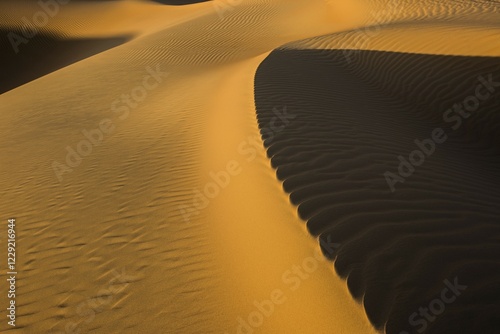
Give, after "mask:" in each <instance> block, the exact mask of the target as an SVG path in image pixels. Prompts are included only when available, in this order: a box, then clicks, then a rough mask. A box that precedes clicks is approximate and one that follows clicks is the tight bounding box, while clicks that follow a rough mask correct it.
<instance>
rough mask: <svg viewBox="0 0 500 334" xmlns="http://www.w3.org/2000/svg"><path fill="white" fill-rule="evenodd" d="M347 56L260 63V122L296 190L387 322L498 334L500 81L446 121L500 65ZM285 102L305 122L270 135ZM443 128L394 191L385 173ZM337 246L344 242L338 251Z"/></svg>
mask: <svg viewBox="0 0 500 334" xmlns="http://www.w3.org/2000/svg"><path fill="white" fill-rule="evenodd" d="M346 52H348V51H341V50H287V51H284V50H277V51H274V52H273V53H272V54H271V55H270V56H269V57H268V58H267V59H266V60H265V61H264V62H263V63H262V64H261V66H260V67H259V69H258V71H257V74H256V79H255V103H256V108H257V117H258V122H259V125H260V128H261V132H262V134H263V138H264V139H265V145H266V148H267V152H268V155H269V157H270V158H271V161H272V165H273V166H274V167H275V168H276V169H277V171H276V173H277V176H278V178H279V179H280V180H283V181H284V183H283V186H284V190H285V191H287V192H288V193H290V200H291V202H292V203H293V204H295V205H297V206H298V211H299V214H300V216H301V217H302V218H303V219H304V220H306V221H307V227H308V230H309V231H310V232H311V234H313V235H315V236H318V237H319V238H321V240H323V242H322V249H323V251H324V253H325V254H326V255H329V257H330V258H331V259H332V260H335V269H336V271H337V272H338V273H339V275H341V276H342V277H344V278H346V279H347V283H348V286H349V289H350V291H351V293H352V294H353V296H354V297H355V298H356V299H358V300H360V301H361V300H362V301H363V304H364V306H365V309H366V312H367V314H368V317H369V319H370V320H371V321H372V323H373V324H374V325H375V326H376V327H378V328H381V329H382V328H384V326H386V330H387V333H389V334H400V333H404V332H405V331H406V332H408V333H420V332H424V333H436V334H447V333H450V334H456V333H483V334H487V333H489V334H493V333H500V318H499V315H500V192H499V191H498V189H500V145H499V144H500V85H499V87H496V88H495V90H494V91H489V90H491V89H493V88H492V87H489V88H488V87H484V86H483V88H481V89H480V93H481V94H483V96H485V95H486V94H487V93H489V97H488V98H487V99H486V100H485V101H481V102H480V105H479V107H478V108H477V110H475V111H473V112H470V116H468V118H467V119H462V123H461V124H460V126H458V127H457V129H456V130H454V129H453V128H452V126H454V125H457V124H458V121H457V120H456V118H454V120H453V121H450V122H447V121H445V120H444V119H443V114H444V113H445V112H447V110H448V109H449V108H452V107H453V106H454V104H460V103H462V102H464V101H469V103H472V104H471V106H473V99H472V98H470V96H474V95H475V94H476V87H477V86H478V84H480V80H479V79H478V78H479V77H480V76H482V77H483V78H488V77H489V75H492V78H493V81H495V82H500V59H499V58H493V57H460V56H437V55H418V54H404V53H392V52H378V51H358V52H356V53H353V54H350V58H351V62H348V61H347V60H346V57H345V55H346ZM284 106H286V107H287V112H288V113H289V114H293V115H296V118H294V119H291V120H290V124H288V125H286V126H285V127H284V129H283V130H281V131H268V130H264V128H266V127H267V125H268V124H269V122H270V120H271V119H272V118H273V117H275V114H274V113H273V108H275V107H277V108H278V110H281V108H283V107H284ZM456 115H457V114H456V113H455V112H452V113H450V114H448V117H451V116H453V117H455V116H456ZM280 125H284V124H275V127H276V126H278V128H279V126H280ZM436 128H442V129H443V131H444V132H445V134H446V135H447V136H448V138H447V140H446V141H445V142H444V143H441V144H436V147H435V150H434V151H433V152H432V145H431V144H429V146H428V152H430V154H429V155H428V156H427V154H425V155H424V156H423V157H424V159H425V160H424V161H421V160H422V159H420V160H419V159H414V161H416V162H418V163H419V165H418V166H415V167H414V168H415V170H414V172H413V174H411V175H410V176H407V177H406V178H405V182H404V183H397V184H396V185H395V192H391V190H390V188H389V186H388V183H387V182H386V180H385V178H384V173H385V172H386V171H390V172H393V173H395V174H397V173H398V165H399V160H398V156H399V155H401V156H403V157H404V158H405V159H407V160H408V159H409V155H410V154H411V153H412V152H413V151H415V150H417V149H419V147H418V146H417V145H416V144H415V142H414V140H415V139H418V140H420V141H422V140H425V139H428V138H431V136H432V131H433V130H434V129H436ZM426 143H427V144H428V142H426ZM414 158H418V157H417V156H416V155H414ZM277 237H279V236H277ZM329 242H331V243H336V244H339V245H340V247H338V248H336V249H333V253H332V254H331V255H330V254H328V243H329ZM455 279H456V280H457V284H459V285H460V286H463V285H465V286H467V288H466V289H465V290H459V293H460V295H459V296H456V298H453V297H452V296H453V295H454V294H453V293H452V292H450V288H448V287H447V284H446V283H444V282H445V281H446V280H448V281H449V282H451V283H455V282H454V281H455ZM446 288H448V290H447V291H448V292H446V294H445V297H446V298H448V300H450V299H454V301H452V302H449V303H448V302H444V301H442V295H441V293H442V291H444V289H446ZM436 300H437V301H436ZM440 300H441V302H440ZM441 303H442V304H443V305H444V310H441V309H440V306H441ZM429 307H431V308H432V309H433V310H434V311H435V313H432V311H428V310H421V309H420V308H426V309H429ZM415 312H416V313H415ZM420 312H423V313H424V314H421V313H420ZM425 312H430V313H429V314H428V315H425ZM334 316H335V315H334V314H332V317H334ZM426 317H427V318H426Z"/></svg>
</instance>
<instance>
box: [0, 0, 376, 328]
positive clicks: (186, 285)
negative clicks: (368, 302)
mask: <svg viewBox="0 0 500 334" xmlns="http://www.w3.org/2000/svg"><path fill="white" fill-rule="evenodd" d="M15 3H16V2H15V1H9V2H2V3H0V5H1V6H4V7H2V8H3V9H5V8H7V9H9V8H10V9H11V10H12V11H0V13H2V15H4V14H3V13H8V14H5V17H6V19H5V20H3V19H2V24H5V28H6V30H8V31H9V30H10V29H13V28H15V27H22V25H19V17H22V16H23V15H27V17H30V16H33V13H36V11H37V9H36V7H33V6H32V5H33V3H31V4H28V2H20V5H19V7H16V5H15ZM12 8H14V9H12ZM328 8H329V7H328V6H327V5H326V4H325V3H324V2H323V1H319V0H318V1H314V2H311V1H309V0H308V1H305V0H304V1H295V2H293V3H290V2H289V1H246V2H244V3H242V4H241V5H239V6H236V7H232V8H231V10H229V11H227V12H222V13H221V12H220V11H217V10H216V9H215V7H214V6H213V4H212V3H210V2H206V3H200V4H193V5H189V6H175V7H172V6H164V5H160V4H153V3H148V2H143V1H112V2H107V1H106V2H102V3H100V2H84V1H78V2H75V3H74V4H72V3H70V4H68V6H67V7H61V8H60V10H61V13H60V14H59V15H57V16H55V17H53V18H52V19H51V20H50V21H49V23H48V24H47V26H46V27H44V29H43V31H44V32H47V34H48V32H50V33H54V34H56V33H57V34H58V35H59V36H65V37H66V38H84V39H85V38H109V37H115V36H129V37H130V40H129V41H127V42H126V43H123V44H120V45H118V46H115V47H114V48H110V49H107V50H105V51H103V52H100V53H96V54H94V55H93V56H91V57H88V58H86V59H83V60H81V61H78V62H76V63H72V64H70V65H68V66H65V67H62V66H60V68H59V69H57V70H54V71H53V72H51V73H49V74H47V75H44V76H40V77H38V78H36V79H35V80H33V81H30V82H28V83H25V84H23V85H21V86H18V87H16V88H15V89H13V90H10V91H8V92H6V93H4V94H2V95H0V105H2V113H0V136H1V140H0V149H1V154H2V157H8V161H9V163H8V164H2V165H1V167H0V168H1V169H0V171H1V175H2V178H1V179H0V186H1V187H2V189H4V190H5V191H3V192H2V194H1V196H2V197H1V200H2V205H3V206H4V207H5V208H8V211H9V215H14V216H15V217H16V219H17V222H18V225H17V226H18V227H17V228H18V230H17V232H18V239H17V241H18V249H17V252H18V263H17V266H18V268H19V272H22V276H19V280H18V282H17V283H18V285H17V288H18V296H17V298H16V302H17V305H18V309H17V312H18V313H17V315H18V319H17V320H18V323H17V326H16V330H21V331H23V332H40V333H69V332H77V331H81V332H82V333H85V332H102V333H104V332H106V333H109V332H120V333H225V332H227V333H238V331H245V330H246V331H249V330H247V329H241V328H248V327H247V326H250V323H251V324H252V325H251V326H252V327H253V329H254V330H255V332H257V331H260V332H264V333H279V332H287V333H291V332H293V331H300V332H302V333H307V332H311V333H318V332H330V331H331V330H334V331H335V332H337V333H346V334H347V333H375V332H376V331H375V330H374V328H373V326H371V324H370V323H369V321H368V319H367V317H366V314H365V313H364V310H363V309H362V307H361V306H360V305H359V304H357V303H356V302H355V301H354V300H353V299H352V298H351V297H350V295H349V293H348V290H347V287H346V285H345V282H343V281H342V280H340V279H339V278H338V277H336V276H334V275H332V270H331V268H330V267H329V266H328V263H327V262H326V260H325V259H323V258H322V257H318V256H317V251H319V247H318V246H317V245H316V243H315V242H314V240H313V239H312V238H309V236H308V235H307V233H306V232H305V231H304V230H303V229H302V228H301V227H302V226H301V224H300V219H299V218H298V217H297V215H296V213H295V212H294V210H293V208H292V207H290V206H289V204H288V201H287V198H286V196H285V195H284V194H283V193H282V191H281V189H280V184H279V182H278V181H277V180H276V178H275V177H274V175H273V172H272V169H271V168H270V166H269V161H268V159H267V157H266V155H265V150H264V147H263V145H262V142H261V140H260V138H259V135H258V127H257V122H256V119H255V108H254V103H253V78H254V75H255V71H256V68H257V66H258V64H259V63H260V62H261V61H262V60H263V59H264V57H265V56H266V55H267V53H268V52H269V51H270V50H272V49H274V48H277V47H279V46H280V45H283V44H285V43H288V42H290V41H293V40H298V39H304V38H307V37H312V36H316V35H318V34H326V33H329V32H332V31H335V30H336V26H335V24H334V22H333V21H332V17H331V12H330V11H328ZM299 13H300V15H299ZM86 16H87V18H88V20H85V18H86ZM360 22H361V21H356V22H354V23H353V24H354V25H356V24H360ZM297 24H298V25H297ZM30 43H34V44H33V45H35V44H36V43H37V42H36V41H30ZM29 45H30V44H28V45H25V46H29ZM26 50H27V49H24V51H26ZM22 51H23V50H21V52H22ZM152 73H153V74H152ZM151 75H154V77H153V78H152V77H151ZM147 76H148V77H147ZM145 77H147V80H145ZM155 80H156V81H158V85H156V84H155ZM141 87H142V89H141ZM144 89H146V90H145V92H146V93H144ZM141 92H142V94H141ZM137 94H139V95H137ZM132 95H135V96H136V97H137V99H134V100H133V101H132V102H130V100H127V99H130V96H132ZM127 96H128V97H127ZM127 101H129V102H127ZM110 128H112V130H110ZM105 130H106V131H105ZM99 133H100V135H99ZM91 141H92V142H91ZM93 143H96V144H93ZM242 143H244V144H248V145H250V147H249V148H250V152H251V153H252V155H251V156H247V155H242V154H241V153H239V151H238V149H239V147H240V145H241V144H242ZM89 145H90V146H89ZM89 147H90V148H89ZM75 152H76V153H75ZM250 158H251V159H250ZM231 161H236V162H238V163H239V165H240V166H239V167H240V168H239V169H241V173H240V174H238V175H236V176H235V177H234V178H232V179H231V181H230V184H229V185H228V186H227V187H225V188H224V189H221V190H220V194H219V195H218V196H216V197H214V198H210V201H209V203H208V204H207V205H206V206H204V204H203V203H201V204H200V203H197V202H196V201H197V200H199V192H200V191H201V192H204V191H205V188H206V186H207V184H213V182H214V179H213V176H212V175H213V173H219V175H220V172H221V171H224V170H226V169H227V168H228V167H227V166H228V163H229V162H231ZM54 163H56V165H54ZM54 166H56V167H54ZM61 166H63V167H61ZM64 166H66V167H64ZM60 168H65V169H63V170H61V169H60ZM239 169H238V168H237V170H239ZM193 203H194V204H193ZM193 208H194V212H193V213H191V214H190V215H189V216H188V215H187V213H189V212H191V211H192V210H193ZM256 208H259V209H260V210H259V211H257V210H256ZM277 235H280V236H282V238H281V239H279V240H277V238H276V236H277ZM304 263H306V265H307V264H309V266H311V265H312V266H313V270H312V271H310V273H309V274H308V275H307V276H304V275H302V278H301V279H299V280H298V283H297V279H298V278H297V276H296V274H294V273H292V270H297V269H294V268H301V267H302V266H303V264H304ZM2 266H3V264H2ZM297 266H300V267H297ZM308 268H310V267H308ZM4 269H5V268H3V267H2V272H6V271H7V270H4ZM308 270H310V269H308ZM283 277H284V278H283ZM304 277H306V278H304ZM297 284H299V285H300V288H299V285H297ZM4 289H5V285H1V286H0V293H1V294H2V295H6V291H5V290H4ZM279 291H281V292H282V293H283V294H282V298H278V299H279V300H280V304H276V305H275V306H273V308H274V309H273V311H272V312H271V313H272V314H269V311H264V312H265V313H266V314H268V316H266V317H265V319H264V318H263V319H262V323H260V322H259V321H260V320H259V318H257V323H256V322H255V320H254V319H255V317H254V318H252V315H254V314H255V313H256V312H258V311H259V308H258V307H260V306H256V303H257V304H258V305H262V303H264V305H269V302H268V301H269V300H270V298H271V297H272V296H275V295H276V292H278V295H279ZM273 298H275V297H273ZM267 307H268V308H267V309H268V310H269V306H267ZM332 314H334V316H332ZM8 328H9V327H7V324H6V323H5V322H1V323H0V331H4V330H6V329H8ZM9 329H10V328H9Z"/></svg>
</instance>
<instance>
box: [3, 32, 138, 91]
mask: <svg viewBox="0 0 500 334" xmlns="http://www.w3.org/2000/svg"><path fill="white" fill-rule="evenodd" d="M12 33H13V34H16V35H17V36H21V37H22V36H23V34H22V31H20V30H6V29H1V30H0V50H1V53H0V94H1V93H5V92H6V91H9V90H11V89H14V88H16V87H19V86H21V85H23V84H25V83H27V82H30V81H32V80H35V79H37V78H39V77H41V76H44V75H46V74H49V73H51V72H53V71H56V70H58V69H60V68H62V67H65V66H68V65H70V64H72V63H75V62H77V61H80V60H82V59H85V58H88V57H90V56H93V55H95V54H97V53H100V52H103V51H105V50H108V49H111V48H113V47H116V46H118V45H120V44H122V43H124V42H125V41H127V40H128V39H129V37H127V36H117V37H113V38H86V39H68V38H64V37H62V36H58V35H55V34H46V33H39V34H37V35H35V36H34V37H33V38H30V39H25V41H27V42H26V43H22V44H19V45H18V46H17V48H18V52H17V53H16V51H15V47H13V45H12V43H11V41H10V40H9V37H8V36H9V34H12ZM11 36H13V35H11Z"/></svg>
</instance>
